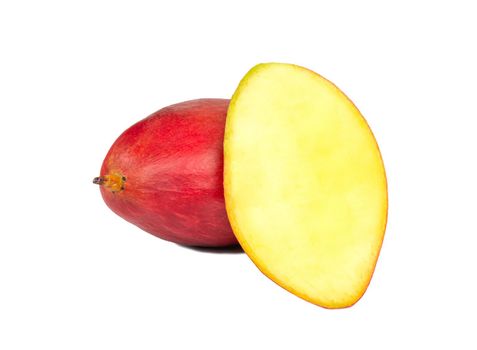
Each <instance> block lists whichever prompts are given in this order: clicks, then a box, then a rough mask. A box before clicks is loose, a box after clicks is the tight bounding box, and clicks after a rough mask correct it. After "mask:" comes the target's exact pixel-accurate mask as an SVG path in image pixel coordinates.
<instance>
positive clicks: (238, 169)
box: [224, 63, 387, 308]
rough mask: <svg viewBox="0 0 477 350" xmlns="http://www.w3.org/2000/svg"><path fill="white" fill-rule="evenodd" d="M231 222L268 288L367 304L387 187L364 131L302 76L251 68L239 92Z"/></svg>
mask: <svg viewBox="0 0 477 350" xmlns="http://www.w3.org/2000/svg"><path fill="white" fill-rule="evenodd" d="M224 157H225V158H224V190H225V200H226V207H227V213H228V216H229V220H230V223H231V225H232V228H233V231H234V233H235V235H236V236H237V238H238V240H239V242H240V244H241V245H242V247H243V249H244V251H245V252H246V253H247V255H248V256H249V257H250V258H251V259H252V261H253V262H254V263H255V264H256V265H257V267H258V268H259V269H260V270H261V271H262V272H263V273H264V274H265V275H267V276H268V277H269V278H271V279H272V280H273V281H275V282H276V283H277V284H279V285H280V286H282V287H283V288H285V289H287V290H289V291H290V292H292V293H293V294H295V295H297V296H299V297H301V298H303V299H305V300H307V301H310V302H312V303H315V304H317V305H320V306H323V307H327V308H342V307H348V306H351V305H353V304H354V303H355V302H356V301H357V300H359V298H361V296H362V295H363V294H364V292H365V290H366V288H367V286H368V284H369V281H370V279H371V276H372V274H373V271H374V268H375V265H376V261H377V259H378V255H379V251H380V248H381V244H382V240H383V236H384V231H385V226H386V218H387V185H386V175H385V171H384V166H383V162H382V159H381V155H380V152H379V149H378V146H377V143H376V141H375V138H374V136H373V134H372V132H371V130H370V129H369V127H368V125H367V123H366V121H365V120H364V118H363V117H362V116H361V114H360V112H359V111H358V109H357V108H356V107H355V106H354V105H353V103H352V102H351V101H350V100H349V99H348V98H347V97H346V96H345V95H344V94H343V93H342V92H341V91H340V90H339V89H338V88H337V87H336V86H335V85H333V84H332V83H331V82H329V81H328V80H326V79H324V78H323V77H321V76H320V75H318V74H316V73H314V72H312V71H310V70H308V69H305V68H303V67H299V66H295V65H289V64H280V63H268V64H260V65H258V66H256V67H254V68H253V69H252V70H251V71H250V72H249V73H248V74H247V75H246V76H245V77H244V78H243V80H242V81H241V83H240V85H239V87H238V88H237V90H236V92H235V94H234V96H233V98H232V101H231V103H230V107H229V110H228V115H227V124H226V130H225V139H224Z"/></svg>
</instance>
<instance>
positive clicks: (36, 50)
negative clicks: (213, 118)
mask: <svg viewBox="0 0 477 350" xmlns="http://www.w3.org/2000/svg"><path fill="white" fill-rule="evenodd" d="M386 3H387V4H385V2H383V1H376V2H370V1H354V2H351V1H350V2H348V3H344V2H340V1H326V2H324V4H320V3H318V2H316V1H310V2H305V1H298V0H294V1H289V2H281V1H270V2H265V1H258V0H257V1H255V2H247V1H234V2H227V1H221V2H219V1H217V2H213V1H206V0H202V1H194V2H193V1H190V2H184V1H169V2H168V1H164V2H162V3H161V2H160V1H151V2H143V1H135V2H130V3H126V2H123V1H110V2H105V1H77V2H72V1H29V2H27V1H2V2H1V3H0V63H1V64H0V118H1V121H0V153H1V159H0V167H1V172H0V183H1V189H0V206H1V210H0V225H1V226H0V349H2V350H3V349H5V350H10V349H83V350H84V349H88V350H90V349H101V350H104V349H115V350H117V349H260V348H261V349H281V348H284V349H285V348H287V349H327V350H328V349H350V348H352V347H353V348H359V349H361V348H367V349H403V348H405V349H417V348H429V349H430V348H436V347H442V348H452V349H476V348H477V340H476V337H477V336H476V331H477V319H476V318H477V301H476V298H477V258H476V253H475V250H476V248H477V245H476V243H477V238H476V236H477V225H476V220H475V217H476V215H477V204H476V203H477V187H476V183H477V171H476V161H477V159H476V151H477V141H476V140H477V138H476V135H475V134H476V130H477V128H476V118H477V107H476V106H477V103H476V98H477V97H476V92H477V87H476V81H477V69H476V65H477V54H476V51H475V50H476V43H477V42H476V40H477V39H476V35H475V33H477V24H476V23H477V21H476V11H475V10H474V8H473V5H472V3H473V2H472V1H468V2H463V1H429V2H424V1H409V2H406V1H401V2H397V1H396V2H394V4H393V5H391V4H390V2H386ZM268 61H278V62H289V63H295V64H299V65H303V66H306V67H308V68H310V69H312V70H315V71H317V72H319V73H320V74H322V75H324V76H325V77H327V78H329V79H330V80H332V81H333V82H335V83H336V84H337V85H338V86H339V87H340V88H341V89H342V90H343V91H345V93H347V94H348V95H349V96H350V98H351V99H352V100H353V101H354V102H355V104H356V105H357V106H358V108H360V110H361V111H362V113H363V114H364V115H365V117H366V118H367V120H368V122H369V124H370V125H371V127H372V129H373V131H374V133H375V135H376V137H377V139H378V142H379V144H380V147H381V151H382V153H383V157H384V161H385V165H386V168H387V173H388V180H389V191H390V192H389V195H390V207H389V223H388V229H387V232H386V237H385V241H384V245H383V249H382V251H381V257H380V260H379V262H378V265H377V269H376V272H375V275H374V278H373V280H372V282H371V285H370V287H369V289H368V291H367V293H366V294H365V296H364V297H363V298H362V299H361V301H360V302H359V303H358V304H356V305H355V306H353V307H352V308H349V309H344V310H325V309H322V308H320V307H317V306H314V305H312V304H309V303H307V302H305V301H302V300H301V299H299V298H297V297H295V296H293V295H292V294H290V293H288V292H286V291H284V290H283V289H281V288H279V287H278V286H276V285H275V284H274V283H273V282H271V281H270V280H268V279H267V278H266V277H264V276H263V275H261V273H260V272H259V271H258V270H257V269H256V268H255V266H254V265H253V264H252V263H251V262H250V260H249V259H248V258H247V256H246V255H245V254H240V253H233V252H232V253H222V254H217V253H210V252H201V251H197V250H191V249H186V248H183V247H180V246H177V245H175V244H172V243H168V242H165V241H162V240H160V239H157V238H155V237H153V236H151V235H149V234H147V233H145V232H143V231H141V230H139V229H138V228H136V227H135V226H133V225H131V224H128V223H127V222H125V221H123V220H121V219H120V218H119V217H117V216H116V215H114V214H113V213H112V212H111V211H110V210H109V209H108V208H107V207H106V206H105V205H104V203H103V201H102V199H101V197H100V194H99V191H98V188H97V187H95V186H94V185H93V184H92V183H91V180H92V178H93V177H94V176H97V175H98V172H99V168H100V165H101V162H102V160H103V158H104V156H105V154H106V152H107V150H108V149H109V147H110V145H111V144H112V142H113V141H114V140H115V139H116V137H117V136H118V135H119V134H120V133H121V132H122V131H123V130H124V129H126V128H127V127H129V126H130V125H131V124H133V123H134V122H136V121H137V120H139V119H142V118H143V117H145V116H147V115H149V114H150V113H152V112H154V111H156V110H157V109H159V108H161V107H164V106H167V105H169V104H172V103H175V102H180V101H184V100H188V99H193V98H199V97H230V96H231V95H232V93H233V91H234V89H235V87H236V86H237V84H238V82H239V80H240V79H241V77H242V76H243V75H244V74H245V73H246V72H247V71H248V69H250V68H251V67H252V66H253V65H255V64H256V63H260V62H268Z"/></svg>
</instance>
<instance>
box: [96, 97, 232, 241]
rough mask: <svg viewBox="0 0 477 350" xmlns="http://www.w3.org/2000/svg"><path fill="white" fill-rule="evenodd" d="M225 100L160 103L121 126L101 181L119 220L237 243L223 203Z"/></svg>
mask: <svg viewBox="0 0 477 350" xmlns="http://www.w3.org/2000/svg"><path fill="white" fill-rule="evenodd" d="M228 105H229V100H226V99H199V100H193V101H187V102H182V103H178V104H175V105H172V106H169V107H166V108H163V109H161V110H159V111H157V112H156V113H154V114H152V115H150V116H149V117H147V118H145V119H143V120H142V121H140V122H138V123H136V124H134V125H133V126H131V127H130V128H129V129H127V130H126V131H125V132H124V133H123V134H122V135H121V136H119V138H118V139H117V140H116V141H115V142H114V144H113V145H112V147H111V149H110V150H109V152H108V154H107V155H106V158H105V159H104V162H103V165H102V167H101V175H100V176H99V177H97V178H95V179H94V180H93V182H94V183H96V184H99V185H101V186H100V189H101V194H102V196H103V199H104V201H105V202H106V204H107V205H108V207H109V208H110V209H111V210H112V211H113V212H115V213H116V214H118V215H119V216H121V217H122V218H123V219H125V220H127V221H129V222H131V223H133V224H134V225H136V226H138V227H140V228H141V229H143V230H144V231H147V232H149V233H151V234H153V235H155V236H157V237H160V238H162V239H165V240H168V241H172V242H175V243H179V244H183V245H190V246H201V247H224V246H230V245H235V244H237V240H236V238H235V236H234V234H233V232H232V229H231V228H230V225H229V222H228V219H227V214H226V211H225V204H224V190H223V138H224V127H225V118H226V115H227V108H228Z"/></svg>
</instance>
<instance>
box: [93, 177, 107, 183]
mask: <svg viewBox="0 0 477 350" xmlns="http://www.w3.org/2000/svg"><path fill="white" fill-rule="evenodd" d="M103 182H104V179H103V178H102V177H101V176H98V177H95V178H94V179H93V183H94V184H96V185H102V184H103Z"/></svg>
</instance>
